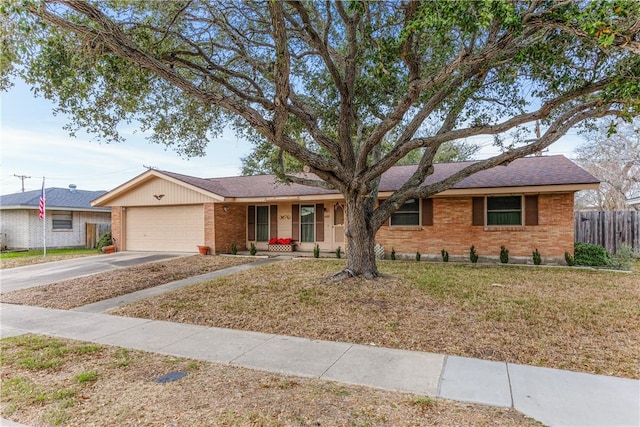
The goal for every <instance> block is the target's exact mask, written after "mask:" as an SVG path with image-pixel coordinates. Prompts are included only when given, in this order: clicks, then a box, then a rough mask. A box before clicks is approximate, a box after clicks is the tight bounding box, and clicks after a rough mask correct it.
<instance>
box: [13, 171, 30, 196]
mask: <svg viewBox="0 0 640 427" xmlns="http://www.w3.org/2000/svg"><path fill="white" fill-rule="evenodd" d="M13 176H15V177H16V178H20V180H21V181H22V192H23V193H24V180H25V179H29V178H31V177H30V176H26V175H16V174H15V173H14V174H13Z"/></svg>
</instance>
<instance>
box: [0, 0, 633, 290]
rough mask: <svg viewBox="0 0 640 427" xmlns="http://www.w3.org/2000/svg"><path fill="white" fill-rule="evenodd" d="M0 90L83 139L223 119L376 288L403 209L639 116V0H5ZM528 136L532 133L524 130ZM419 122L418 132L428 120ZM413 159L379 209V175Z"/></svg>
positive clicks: (186, 135) (198, 139)
mask: <svg viewBox="0 0 640 427" xmlns="http://www.w3.org/2000/svg"><path fill="white" fill-rule="evenodd" d="M2 12H3V17H2V19H3V21H2V61H1V62H0V65H1V67H2V80H1V83H2V84H3V85H5V87H6V85H7V84H9V79H10V77H11V76H12V75H20V76H21V77H22V78H23V79H25V80H26V81H27V82H28V83H30V84H32V85H33V87H35V88H36V90H37V91H38V92H39V93H41V94H43V95H44V96H46V97H47V98H51V99H54V100H55V101H56V102H57V105H58V109H59V111H62V112H65V113H67V114H69V115H70V117H71V121H72V122H71V123H70V125H69V126H70V129H71V130H72V131H73V130H74V129H77V128H84V129H87V130H89V131H90V132H94V133H96V134H97V135H100V136H101V137H104V138H106V139H108V140H118V139H119V138H120V136H119V135H118V128H117V125H118V124H119V123H121V122H122V121H125V122H130V121H133V122H135V123H139V124H140V126H141V127H142V128H143V129H144V130H148V131H151V133H152V137H151V138H152V140H154V141H156V142H159V143H163V144H167V145H169V146H173V147H174V148H175V149H176V150H177V151H179V152H182V153H183V154H186V155H197V154H201V153H202V152H203V148H204V146H205V145H206V144H207V142H208V141H210V140H212V139H213V138H215V136H216V135H217V134H218V133H219V132H220V131H221V129H222V128H223V127H224V126H229V125H232V126H233V127H234V128H235V129H236V130H237V131H238V132H239V133H241V134H242V135H243V136H245V137H249V138H258V139H260V140H263V141H266V142H267V143H269V144H271V145H273V146H274V147H277V149H278V150H279V151H281V152H282V156H280V157H281V158H284V157H285V156H290V157H291V158H293V159H295V160H296V162H297V163H298V164H302V165H304V166H305V167H304V169H305V171H308V172H311V174H308V175H307V176H306V177H305V176H302V175H295V176H293V175H288V174H287V173H288V172H289V170H288V169H287V168H286V167H285V166H286V163H285V162H283V167H282V168H280V169H279V172H280V175H281V177H282V178H285V179H290V180H291V181H295V182H300V183H303V184H306V185H311V186H318V187H324V188H333V189H337V190H339V191H340V192H341V193H342V194H343V195H344V197H345V201H346V207H347V215H348V217H347V224H348V226H347V230H346V235H347V239H348V242H347V243H348V264H347V269H348V271H349V272H350V273H351V274H363V275H364V276H365V277H375V276H376V275H378V271H377V268H376V264H375V257H374V237H375V233H376V231H377V230H378V229H379V228H380V226H381V225H382V224H383V223H384V222H385V221H387V220H388V218H389V217H390V215H391V214H392V213H393V212H394V211H395V210H396V209H398V208H399V207H400V206H401V205H402V204H403V203H404V202H405V201H406V200H408V199H410V198H421V197H428V196H430V195H433V194H435V193H438V192H441V191H443V190H445V189H447V188H449V187H451V186H452V185H454V184H455V183H456V182H458V181H460V180H461V179H463V178H465V177H466V176H469V175H471V174H473V173H475V172H478V171H480V170H483V169H487V168H491V167H494V166H496V165H503V164H507V163H508V162H510V161H512V160H514V159H516V158H518V157H522V156H525V155H529V154H532V153H534V152H536V151H540V150H541V149H543V148H545V147H547V146H549V145H550V144H552V143H553V142H555V141H557V140H558V139H559V138H560V137H561V136H562V135H564V134H565V133H566V132H567V131H568V130H569V129H571V128H573V127H575V126H578V125H580V124H581V123H584V122H585V121H589V120H592V119H595V118H600V117H604V116H620V117H622V118H627V119H628V118H630V117H632V116H634V115H637V112H638V107H639V99H640V96H639V95H640V80H639V77H640V36H639V32H640V19H639V16H640V3H638V2H637V1H635V0H615V1H613V0H612V1H609V0H597V1H593V2H590V1H552V0H528V1H518V0H469V1H455V0H450V1H422V2H421V1H388V2H358V1H350V2H332V1H301V2H298V1H274V0H267V1H239V0H238V1H229V0H219V1H216V0H181V1H155V0H133V1H129V0H127V1H124V0H123V1H120V0H101V1H80V0H78V1H74V0H24V1H19V0H14V2H13V3H11V2H10V3H4V5H3V6H2ZM536 121H539V122H540V123H541V127H542V133H541V135H540V137H539V138H535V137H534V135H533V134H532V132H531V129H532V127H533V126H532V123H534V122H536ZM427 124H428V125H427ZM473 137H485V138H486V137H490V138H494V140H495V144H496V145H498V146H500V147H501V148H502V154H500V155H497V156H495V157H493V158H490V159H487V160H482V161H479V162H477V163H474V164H473V165H470V166H468V167H466V168H465V169H463V170H461V171H460V172H459V173H456V174H455V175H453V176H451V177H449V178H447V179H445V180H443V181H441V182H438V183H435V184H433V185H429V186H421V184H422V182H423V181H424V180H425V178H426V177H427V176H428V175H429V174H431V173H432V171H433V166H432V163H433V159H434V156H435V154H436V152H437V150H438V148H439V147H440V146H441V145H442V144H445V143H448V142H450V141H456V140H461V139H465V138H473ZM416 150H417V151H418V152H419V153H420V156H419V159H418V164H417V166H416V169H415V173H414V174H413V175H412V176H411V178H410V179H409V180H408V181H407V182H406V183H405V184H404V185H403V186H402V187H401V188H400V189H398V190H397V191H396V192H395V193H394V194H393V195H391V196H390V197H388V198H387V199H386V200H384V201H383V202H382V203H380V204H379V205H377V187H378V183H379V178H380V176H381V174H382V173H384V172H385V171H386V170H388V169H389V168H390V167H392V166H393V165H395V164H396V163H397V162H399V161H401V159H403V158H405V157H406V156H407V155H410V154H411V153H413V152H415V151H416Z"/></svg>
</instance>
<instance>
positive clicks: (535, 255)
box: [532, 248, 542, 265]
mask: <svg viewBox="0 0 640 427" xmlns="http://www.w3.org/2000/svg"><path fill="white" fill-rule="evenodd" d="M532 256H533V264H534V265H540V264H542V257H541V256H540V252H539V251H538V248H536V250H535V251H533V254H532Z"/></svg>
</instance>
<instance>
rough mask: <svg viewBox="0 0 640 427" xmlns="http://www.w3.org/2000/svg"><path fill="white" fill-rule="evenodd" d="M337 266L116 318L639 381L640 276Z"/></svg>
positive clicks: (165, 298)
mask: <svg viewBox="0 0 640 427" xmlns="http://www.w3.org/2000/svg"><path fill="white" fill-rule="evenodd" d="M343 265H344V264H343V263H341V262H339V261H318V260H315V261H314V260H293V261H285V262H283V263H277V264H272V265H267V266H262V267H259V268H257V269H253V270H251V271H249V272H244V273H239V274H235V275H233V276H227V277H224V278H220V279H217V280H214V281H210V282H206V283H202V284H198V285H194V286H191V287H188V288H183V289H180V290H177V291H174V292H171V293H167V294H164V295H162V296H158V297H154V298H150V299H147V300H144V301H140V302H138V303H133V304H131V305H129V306H125V307H121V308H119V309H117V310H114V311H113V312H112V313H113V314H118V315H126V316H135V317H144V318H151V319H161V320H168V321H175V322H185V323H193V324H199V325H208V326H219V327H226V328H234V329H244V330H251V331H260V332H267V333H275V334H286V335H294V336H301V337H307V338H312V339H324V340H332V341H345V342H352V343H360V344H374V345H378V346H384V347H392V348H401V349H408V350H419V351H428V352H434V353H444V354H449V355H459V356H467V357H475V358H482V359H487V360H500V361H508V362H513V363H522V364H529V365H540V366H547V367H553V368H560V369H570V370H575V371H583V372H591V373H596V374H604V375H614V376H620V377H628V378H640V375H639V372H638V367H639V366H640V360H639V354H638V345H639V343H640V293H639V287H640V275H639V274H637V273H633V274H630V273H612V272H604V271H591V270H575V269H565V268H531V267H512V266H475V267H474V266H471V265H452V264H430V263H415V262H413V263H412V262H398V261H397V262H381V263H380V264H379V266H380V269H381V270H382V271H383V272H385V273H386V274H387V276H386V277H385V278H382V279H380V280H375V281H366V280H361V279H350V280H347V281H344V282H341V283H334V282H331V281H330V280H328V279H327V277H328V275H329V274H330V273H333V272H335V271H337V270H339V269H340V268H341V267H342V266H343Z"/></svg>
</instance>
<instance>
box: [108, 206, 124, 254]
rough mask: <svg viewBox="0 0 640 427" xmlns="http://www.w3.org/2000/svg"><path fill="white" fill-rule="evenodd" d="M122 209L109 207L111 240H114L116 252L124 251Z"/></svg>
mask: <svg viewBox="0 0 640 427" xmlns="http://www.w3.org/2000/svg"><path fill="white" fill-rule="evenodd" d="M122 225H123V224H122V207H120V206H112V207H111V238H112V239H115V246H116V250H117V251H122V250H126V248H125V247H124V233H123V226H122Z"/></svg>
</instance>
